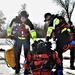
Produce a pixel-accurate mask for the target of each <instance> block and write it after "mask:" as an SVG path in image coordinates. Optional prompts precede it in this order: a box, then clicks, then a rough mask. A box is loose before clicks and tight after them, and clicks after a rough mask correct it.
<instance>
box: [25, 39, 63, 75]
mask: <svg viewBox="0 0 75 75" xmlns="http://www.w3.org/2000/svg"><path fill="white" fill-rule="evenodd" d="M55 65H56V66H58V67H59V68H57V67H56V70H57V71H56V72H55V74H54V73H53V72H52V69H53V68H54V66H55ZM60 65H61V61H60V59H59V58H58V54H57V53H56V52H55V51H53V50H51V42H44V41H43V40H38V41H37V45H36V46H35V45H34V44H33V45H32V51H30V52H29V53H28V55H27V61H26V64H25V67H24V68H25V72H24V75H28V73H29V69H30V72H31V73H30V74H32V75H61V73H62V70H61V69H60Z"/></svg>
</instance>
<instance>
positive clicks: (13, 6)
mask: <svg viewBox="0 0 75 75" xmlns="http://www.w3.org/2000/svg"><path fill="white" fill-rule="evenodd" d="M24 3H26V5H27V8H26V10H27V12H28V13H29V18H30V20H31V21H32V22H35V23H42V24H43V20H44V14H45V13H46V12H50V13H53V14H55V13H57V12H58V11H60V10H61V9H60V6H57V5H56V4H55V3H52V0H0V10H2V11H3V13H4V15H5V17H6V18H7V21H11V20H12V19H13V18H14V17H15V16H16V15H17V13H18V11H19V10H20V9H21V5H22V4H24Z"/></svg>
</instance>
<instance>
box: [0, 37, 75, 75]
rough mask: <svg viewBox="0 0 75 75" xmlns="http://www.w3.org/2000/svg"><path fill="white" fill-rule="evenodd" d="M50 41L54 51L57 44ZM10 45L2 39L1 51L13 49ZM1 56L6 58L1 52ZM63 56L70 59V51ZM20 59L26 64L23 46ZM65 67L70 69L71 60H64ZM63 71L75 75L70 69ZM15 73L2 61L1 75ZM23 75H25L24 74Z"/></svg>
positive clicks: (0, 42) (0, 62)
mask: <svg viewBox="0 0 75 75" xmlns="http://www.w3.org/2000/svg"><path fill="white" fill-rule="evenodd" d="M41 39H42V38H41ZM43 40H44V41H45V39H43ZM30 41H31V44H32V43H33V41H32V39H31V40H30ZM50 41H51V42H52V43H53V45H52V47H53V48H52V49H54V48H55V42H54V41H53V40H52V39H51V40H50ZM9 44H10V43H9ZM9 44H7V43H6V39H0V49H1V48H2V49H5V50H8V49H10V48H12V47H13V45H12V44H11V45H9ZM0 56H2V57H4V55H3V54H2V53H1V52H0ZM63 56H69V57H70V50H68V51H66V52H65V53H63ZM20 58H21V60H20V62H21V63H22V64H24V60H25V59H24V53H23V46H22V52H21V57H20ZM63 66H64V67H70V60H65V59H64V60H63ZM63 71H64V75H70V74H66V71H69V72H72V73H74V75H75V70H70V69H65V68H64V70H63ZM14 72H15V71H14V70H13V69H12V68H10V67H8V66H7V65H6V62H5V61H4V60H0V75H14ZM21 75H23V73H22V74H21Z"/></svg>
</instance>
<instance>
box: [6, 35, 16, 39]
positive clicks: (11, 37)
mask: <svg viewBox="0 0 75 75" xmlns="http://www.w3.org/2000/svg"><path fill="white" fill-rule="evenodd" d="M7 38H10V39H15V38H14V36H11V35H10V36H8V37H7Z"/></svg>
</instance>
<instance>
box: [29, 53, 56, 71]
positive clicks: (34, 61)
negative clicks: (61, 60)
mask: <svg viewBox="0 0 75 75" xmlns="http://www.w3.org/2000/svg"><path fill="white" fill-rule="evenodd" d="M54 66H55V61H54V59H53V57H52V53H51V52H48V53H37V52H35V53H33V54H32V58H31V62H30V68H31V70H32V71H38V70H41V71H42V70H43V69H46V70H52V69H53V67H54Z"/></svg>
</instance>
